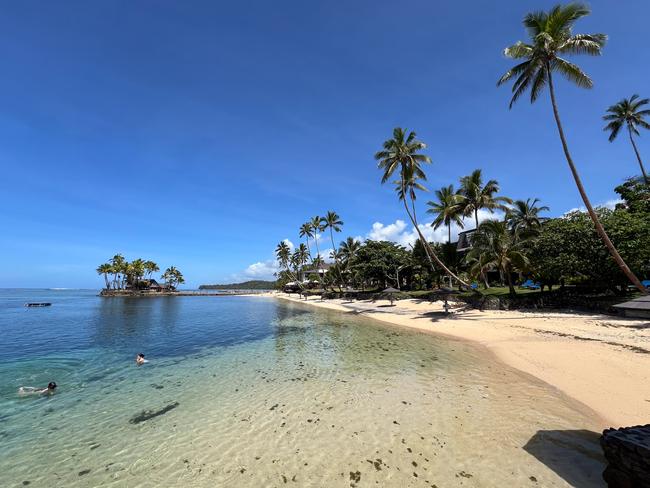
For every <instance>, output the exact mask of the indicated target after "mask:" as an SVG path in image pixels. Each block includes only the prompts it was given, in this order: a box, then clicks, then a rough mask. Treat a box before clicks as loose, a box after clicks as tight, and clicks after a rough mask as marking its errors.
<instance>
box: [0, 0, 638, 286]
mask: <svg viewBox="0 0 650 488" xmlns="http://www.w3.org/2000/svg"><path fill="white" fill-rule="evenodd" d="M554 3H555V2H548V1H544V0H537V1H529V0H525V1H524V0H517V1H500V2H494V1H487V0H486V1H482V0H477V1H473V2H461V3H458V2H431V1H424V0H423V1H404V2H400V3H399V4H397V3H395V2H388V1H377V0H373V1H365V0H363V1H354V2H339V1H331V2H304V1H297V0H296V1H294V0H291V1H284V2H263V1H254V2H253V1H240V2H211V1H206V2H200V1H193V2H180V1H179V2H166V1H155V2H154V1H138V2H131V1H102V2H81V1H80V2H40V3H39V4H38V8H37V7H36V4H35V3H30V2H13V3H5V4H4V6H3V15H2V16H0V57H1V59H2V61H3V63H2V64H3V68H4V69H3V74H2V76H0V169H1V170H2V173H1V174H2V176H1V177H0V221H1V222H2V238H1V239H0V287H40V286H43V287H99V286H100V284H101V283H102V280H101V278H100V277H98V276H96V274H95V272H94V269H95V267H96V266H97V265H98V264H100V263H101V262H103V261H105V260H106V259H107V258H109V257H110V256H112V255H113V254H114V253H116V252H121V253H123V254H124V255H125V256H126V257H127V259H133V258H136V257H143V258H150V259H153V260H155V261H157V262H158V263H159V264H160V265H161V266H162V267H165V266H168V265H172V264H173V265H176V266H177V267H179V268H180V269H181V270H182V271H183V272H184V273H185V275H186V277H187V279H188V284H189V285H190V286H195V285H198V284H200V283H212V282H228V281H231V280H233V279H245V278H255V277H263V276H264V275H265V274H268V272H269V269H270V266H271V264H272V263H271V262H270V261H269V260H270V259H271V258H272V251H273V248H274V247H275V245H276V244H277V242H278V241H279V240H281V239H284V238H289V239H290V240H292V241H293V242H297V241H298V237H297V235H296V234H297V227H298V226H299V225H300V224H301V223H302V222H304V221H305V220H306V219H307V218H308V217H310V216H312V215H315V214H322V213H324V212H325V211H326V210H329V209H333V210H336V211H337V212H338V213H339V214H340V215H341V216H342V218H343V220H344V222H345V226H344V232H343V235H342V236H340V237H343V236H345V235H352V236H362V237H367V236H371V237H380V236H385V237H387V238H391V239H395V240H398V241H405V240H408V234H409V232H411V231H412V229H409V227H408V226H403V225H402V224H401V223H400V222H397V223H396V221H398V220H399V219H404V216H403V215H402V212H401V211H400V206H399V205H398V204H397V202H396V199H395V197H394V195H393V193H392V188H391V187H389V186H386V187H382V186H380V184H379V179H380V174H379V172H378V170H377V169H376V166H375V163H374V161H373V157H372V156H373V153H374V152H375V151H376V150H377V149H379V146H380V145H381V143H382V141H384V140H385V139H386V138H387V137H388V136H389V135H390V134H391V131H392V128H393V127H395V126H398V125H399V126H403V127H406V128H409V129H413V130H416V131H417V133H418V136H419V138H420V139H422V140H423V141H425V142H427V143H428V145H429V151H428V154H429V155H430V156H431V157H432V159H433V161H434V163H433V165H431V167H430V168H429V169H428V173H427V174H428V181H429V188H438V187H440V186H442V185H446V184H449V183H455V182H456V181H457V179H458V177H460V176H462V175H463V174H467V173H469V172H470V171H471V170H473V169H475V168H479V167H480V168H483V170H484V173H485V174H486V176H487V177H489V178H495V179H497V180H498V181H499V182H500V183H501V186H502V193H504V194H506V195H508V196H511V197H513V198H527V197H539V198H540V199H542V201H543V203H544V204H546V205H549V206H550V207H551V214H552V215H560V214H562V213H564V212H565V211H567V210H569V209H571V208H575V207H579V206H580V204H581V202H580V200H579V196H578V194H577V191H576V189H575V186H574V184H573V182H572V180H571V179H570V174H569V171H568V168H567V165H566V162H565V160H564V158H563V155H562V152H561V147H560V143H559V140H558V138H557V134H556V131H555V127H554V125H553V120H552V114H551V108H550V104H549V103H548V97H547V96H546V95H544V96H543V97H542V98H541V99H540V100H539V101H538V102H537V103H536V104H535V105H532V106H531V105H530V104H529V103H528V102H527V100H522V101H521V102H519V104H518V105H517V106H516V107H515V108H514V109H513V110H512V111H509V110H508V99H509V89H508V88H500V89H497V88H496V86H495V82H496V80H497V79H498V78H499V76H500V75H501V74H502V73H503V72H504V71H505V70H506V69H507V68H508V67H509V66H510V64H511V63H510V62H509V61H508V60H506V59H504V58H503V56H502V54H501V52H502V49H503V48H504V47H505V46H507V45H509V44H511V43H513V42H514V41H516V40H519V39H523V38H524V36H525V34H524V31H523V28H522V26H521V18H522V16H523V14H524V13H526V12H527V11H529V10H534V9H539V8H548V7H550V6H551V5H553V4H554ZM591 7H592V9H593V13H592V15H591V16H590V17H588V18H586V19H584V20H583V21H581V22H580V23H579V24H578V27H577V29H576V31H577V32H580V31H582V32H604V33H607V34H609V36H610V41H609V43H608V45H607V47H606V49H605V51H604V56H602V57H601V58H581V59H579V60H578V62H579V64H580V65H581V66H582V67H583V68H584V69H585V70H586V71H587V72H588V73H589V74H590V75H591V76H592V78H593V79H594V81H595V87H594V89H593V90H590V91H588V90H581V89H578V88H574V87H571V86H569V85H568V84H566V83H565V82H563V81H560V82H559V85H558V89H557V91H558V98H559V104H560V110H561V115H562V118H563V122H564V123H565V127H566V131H567V136H568V138H569V142H570V145H571V149H572V151H573V154H574V157H575V160H576V162H577V164H578V167H579V169H580V171H581V173H582V175H583V178H584V182H585V185H586V187H587V189H588V192H589V194H590V196H591V198H592V200H593V201H594V202H597V203H604V202H607V201H611V200H612V199H614V198H615V197H616V195H615V194H614V192H613V187H614V186H615V185H616V184H618V182H620V181H621V180H622V179H624V178H625V177H627V176H630V175H632V174H635V171H636V170H637V168H638V167H637V166H636V162H635V160H634V159H633V153H632V150H631V148H630V147H629V144H628V143H627V141H626V140H625V139H624V138H621V140H619V141H616V142H615V143H613V144H610V143H609V142H608V141H607V137H606V135H605V133H603V132H602V126H603V123H602V121H601V120H600V117H601V116H602V114H603V111H604V110H605V108H606V107H607V106H609V105H610V104H612V103H614V102H616V101H618V100H619V99H620V98H622V97H627V96H630V95H631V94H633V93H636V92H640V93H641V95H645V96H650V93H643V90H644V88H645V89H647V86H648V83H647V80H648V79H649V77H650V62H649V61H650V59H649V58H650V54H649V53H648V51H647V50H646V49H644V48H643V44H642V43H643V38H644V34H643V33H644V32H645V29H646V25H647V18H648V15H649V14H650V4H649V3H648V2H645V1H640V0H639V1H635V2H633V1H624V2H611V1H607V0H599V1H593V2H591ZM631 12H633V13H631ZM649 135H650V134H648V135H644V136H643V137H642V138H641V140H640V141H639V146H640V149H641V151H642V152H643V153H645V154H650V143H649V142H648V136H649ZM426 200H427V197H426V196H425V195H423V196H421V197H420V201H421V204H422V205H423V204H424V202H425V201H426ZM373 224H374V230H373ZM391 225H392V227H391ZM255 263H257V264H256V265H255V266H253V267H250V266H251V265H253V264H255Z"/></svg>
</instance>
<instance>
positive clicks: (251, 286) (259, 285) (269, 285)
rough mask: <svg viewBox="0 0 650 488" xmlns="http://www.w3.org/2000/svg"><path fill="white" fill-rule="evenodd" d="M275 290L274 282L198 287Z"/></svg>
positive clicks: (209, 288) (261, 281)
mask: <svg viewBox="0 0 650 488" xmlns="http://www.w3.org/2000/svg"><path fill="white" fill-rule="evenodd" d="M275 288H276V282H275V281H265V280H250V281H244V282H242V283H227V284H220V285H201V286H199V290H274V289H275Z"/></svg>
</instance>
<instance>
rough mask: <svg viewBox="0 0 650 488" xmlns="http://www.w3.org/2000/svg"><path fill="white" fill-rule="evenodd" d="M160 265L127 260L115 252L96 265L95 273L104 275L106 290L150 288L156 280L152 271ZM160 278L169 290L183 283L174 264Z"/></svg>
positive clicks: (155, 270) (144, 261)
mask: <svg viewBox="0 0 650 488" xmlns="http://www.w3.org/2000/svg"><path fill="white" fill-rule="evenodd" d="M159 271H160V267H159V266H158V264H156V263H155V262H153V261H148V260H144V259H140V258H138V259H134V260H133V261H127V260H126V259H124V256H122V255H121V254H116V255H115V256H113V257H112V258H111V259H109V260H108V262H107V263H104V264H100V265H99V266H98V267H97V274H100V275H102V276H103V277H104V282H105V285H106V288H105V289H106V290H107V291H108V290H116V291H117V290H143V289H147V288H150V286H151V285H152V284H153V283H156V281H155V280H154V279H153V278H152V275H153V273H158V272H159ZM160 278H161V280H162V281H163V282H164V283H165V285H166V288H168V289H170V290H174V289H176V287H177V286H178V285H180V284H182V283H185V279H184V278H183V274H182V273H181V272H180V271H179V270H178V269H177V268H176V267H174V266H170V267H169V268H167V269H166V270H165V271H164V272H163V274H162V275H161V277H160Z"/></svg>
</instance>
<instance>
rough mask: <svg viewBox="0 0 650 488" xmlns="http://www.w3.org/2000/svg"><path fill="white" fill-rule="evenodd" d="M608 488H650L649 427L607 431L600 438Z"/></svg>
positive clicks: (604, 473)
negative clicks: (606, 462) (605, 461)
mask: <svg viewBox="0 0 650 488" xmlns="http://www.w3.org/2000/svg"><path fill="white" fill-rule="evenodd" d="M600 445H601V446H602V448H603V452H604V454H605V458H606V459H607V461H608V463H609V465H608V466H607V468H606V469H605V471H604V472H603V478H604V479H605V481H606V482H607V486H609V488H650V424H649V425H637V426H635V427H624V428H621V429H607V430H605V431H603V435H602V436H601V438H600Z"/></svg>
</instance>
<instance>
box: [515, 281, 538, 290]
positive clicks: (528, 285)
mask: <svg viewBox="0 0 650 488" xmlns="http://www.w3.org/2000/svg"><path fill="white" fill-rule="evenodd" d="M519 287H520V288H526V289H528V290H539V289H540V288H541V285H540V284H539V283H535V282H534V281H533V280H526V281H524V282H523V283H522V284H521V285H519Z"/></svg>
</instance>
